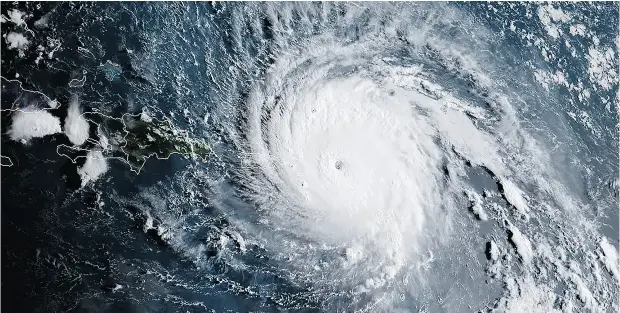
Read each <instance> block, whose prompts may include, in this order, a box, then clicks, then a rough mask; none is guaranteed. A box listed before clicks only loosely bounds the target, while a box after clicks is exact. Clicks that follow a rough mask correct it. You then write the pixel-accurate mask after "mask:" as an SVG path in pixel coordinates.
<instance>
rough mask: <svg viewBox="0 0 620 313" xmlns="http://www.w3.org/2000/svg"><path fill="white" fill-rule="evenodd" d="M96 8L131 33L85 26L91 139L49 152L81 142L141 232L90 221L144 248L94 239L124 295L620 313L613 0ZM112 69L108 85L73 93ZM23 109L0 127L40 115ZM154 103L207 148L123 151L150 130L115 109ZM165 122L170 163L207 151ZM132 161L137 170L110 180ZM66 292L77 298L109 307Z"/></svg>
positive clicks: (84, 306)
mask: <svg viewBox="0 0 620 313" xmlns="http://www.w3.org/2000/svg"><path fill="white" fill-rule="evenodd" d="M103 8H104V12H105V13H106V15H104V16H107V17H108V18H110V19H116V20H117V21H119V22H118V23H119V25H123V26H121V27H122V30H123V31H126V32H128V35H126V36H125V35H124V36H123V37H122V38H123V39H122V40H121V44H118V46H122V48H121V49H120V50H121V51H123V54H122V57H121V56H119V57H117V59H116V60H114V59H112V58H111V57H110V56H109V53H107V52H106V51H105V49H103V48H102V45H104V46H105V45H106V43H105V42H104V41H99V40H98V41H99V43H95V41H94V40H91V39H89V40H86V39H83V40H81V41H83V42H82V43H81V44H79V45H80V47H84V48H81V49H83V50H79V51H80V54H81V55H82V58H84V59H88V58H90V56H87V55H88V53H91V54H92V55H93V56H96V58H97V60H96V61H92V62H93V63H92V64H93V65H92V67H91V68H89V67H88V62H83V63H84V64H83V65H81V66H83V68H84V72H83V73H85V76H84V80H85V82H82V85H81V86H80V88H82V89H81V90H80V99H81V100H80V101H82V102H81V105H82V106H83V107H85V108H86V109H85V110H86V111H85V112H86V113H84V114H83V116H84V117H85V118H86V119H89V120H90V122H91V129H96V131H95V130H91V131H90V135H89V133H88V125H86V126H85V128H86V129H87V131H86V133H85V136H86V137H84V136H82V137H84V138H88V137H89V136H90V137H91V139H88V140H81V142H82V143H84V142H86V146H82V145H83V144H82V143H80V144H75V143H73V145H71V143H67V144H66V145H65V147H63V148H62V149H64V150H62V151H65V150H67V151H69V152H63V153H62V154H61V153H60V152H58V154H59V155H63V154H69V153H81V152H79V151H84V152H85V151H90V152H89V153H88V156H86V157H85V159H86V161H85V162H86V163H83V164H84V165H83V167H82V168H81V169H78V173H84V172H88V171H87V170H85V168H87V167H92V166H94V165H92V164H97V161H95V160H100V161H102V162H103V164H102V165H100V166H99V167H98V169H100V170H96V171H94V170H91V171H90V172H94V173H96V175H90V176H89V179H88V180H86V181H84V179H83V178H82V183H81V185H80V188H79V190H80V191H81V192H86V191H85V190H88V188H92V189H95V187H94V186H101V187H99V188H101V191H96V194H97V199H104V198H105V199H106V200H97V202H99V201H103V202H105V203H106V204H105V206H103V204H102V205H101V206H100V209H101V210H102V211H106V210H112V208H111V206H112V207H114V210H115V211H114V213H107V214H106V215H107V217H101V218H104V219H106V221H114V220H116V219H121V220H125V221H127V222H121V223H120V224H123V225H124V223H127V224H128V225H130V226H127V228H126V229H134V230H135V231H128V230H123V228H122V227H121V226H119V224H117V223H116V222H104V223H102V222H95V223H96V224H99V226H96V228H97V229H105V230H101V231H98V232H99V234H100V235H101V236H105V238H108V239H106V240H112V241H113V242H119V243H118V244H113V245H112V246H116V245H119V246H123V247H132V246H134V245H136V246H137V247H139V248H130V249H132V250H134V251H150V252H144V253H145V254H144V255H143V256H137V255H134V256H132V257H130V258H129V257H126V256H125V255H128V254H127V253H129V252H122V251H126V249H127V248H123V249H120V250H119V251H121V252H114V251H113V250H110V251H111V252H109V253H112V254H114V255H116V257H115V259H116V260H117V261H113V262H111V261H107V263H106V264H108V263H109V262H111V263H113V264H116V265H114V266H112V268H114V270H111V271H112V272H114V273H115V274H112V276H113V277H114V281H115V282H116V283H115V284H116V285H115V286H117V287H114V289H113V291H114V294H115V295H119V294H120V295H122V298H123V299H125V297H126V298H127V299H132V300H131V303H135V304H133V305H134V307H133V309H127V311H128V312H129V311H131V312H133V311H135V312H151V311H153V312H154V311H155V310H156V308H158V309H159V310H160V311H158V312H168V311H170V312H172V311H177V310H179V309H180V308H183V310H186V311H188V312H190V311H192V312H194V311H196V312H203V311H208V310H209V309H211V310H213V311H217V312H220V311H222V312H224V311H239V312H241V311H252V310H258V311H260V312H263V311H265V312H613V311H615V310H618V306H619V305H620V304H619V302H618V295H619V291H618V273H619V270H618V255H617V242H618V234H617V233H618V227H617V226H618V225H617V219H618V191H617V190H618V118H617V116H618V115H617V114H618V101H619V99H620V98H619V97H620V93H619V92H618V74H617V66H618V62H617V52H618V45H619V44H620V41H619V40H620V36H618V35H617V33H618V6H617V5H615V4H601V5H594V4H586V3H581V4H559V3H555V4H554V3H548V4H523V3H510V4H499V3H488V4H474V3H442V4H438V3H407V2H402V3H401V2H399V3H391V2H382V3H366V2H364V3H361V2H360V3H357V2H337V3H328V2H321V3H314V2H309V3H284V2H281V3H278V2H274V3H244V4H240V3H239V4H237V3H235V4H233V3H217V4H212V5H211V4H207V3H193V4H190V3H175V4H173V3H166V4H159V3H158V4H155V3H148V4H147V3H132V4H129V3H128V4H127V5H120V7H119V6H106V7H103ZM72 10H74V11H70V12H75V14H76V15H79V14H82V13H80V12H82V11H84V12H87V13H85V14H86V15H88V14H90V13H92V12H95V11H96V8H91V7H89V6H85V7H84V9H83V10H82V9H79V10H78V9H72ZM88 12H90V13H88ZM72 14H73V13H72ZM45 16H48V15H45ZM49 21H50V22H49V23H53V22H51V21H53V19H50V20H49ZM121 21H122V22H121ZM91 23H93V24H92V25H93V29H97V28H96V27H95V26H97V25H99V24H98V23H105V22H103V21H101V20H99V21H94V20H93V21H92V22H91ZM59 25H61V24H59ZM108 31H109V30H108ZM96 32H98V30H97V31H96ZM103 33H105V32H103ZM136 34H139V36H138V35H136ZM87 35H89V36H92V37H93V38H95V37H97V35H96V34H93V33H88V32H87V31H85V33H84V35H83V36H85V37H84V38H91V37H87ZM132 36H137V37H139V40H138V42H139V44H135V47H133V46H132V45H134V44H133V43H132V40H135V39H133V37H132ZM99 38H103V37H99ZM86 42H91V44H87V43H86ZM67 45H69V46H70V47H71V45H70V44H67ZM65 49H67V50H70V49H69V47H67V48H65ZM123 49H124V50H123ZM117 50H118V49H117ZM86 51H88V53H87V52H86ZM99 58H100V59H99ZM125 58H128V59H129V61H128V64H129V65H123V64H122V63H121V61H122V60H123V59H125ZM106 59H107V60H108V61H107V62H108V63H106V61H105V60H106ZM110 60H112V61H110ZM76 64H77V63H76ZM119 64H120V65H119ZM3 67H4V65H3ZM119 69H120V70H119ZM128 71H129V72H130V75H128V74H127V72H128ZM87 72H88V73H87ZM76 73H77V74H76ZM86 73H87V74H86ZM119 73H120V74H119ZM3 75H4V74H3ZM73 75H74V76H73V77H71V78H72V80H71V82H73V83H75V82H81V78H80V77H81V76H80V74H79V72H75V71H74V74H73ZM117 75H120V76H121V77H123V79H122V80H121V81H122V82H123V83H124V84H126V85H127V86H129V87H127V89H128V90H129V91H127V90H124V89H123V91H122V93H124V95H125V96H124V97H118V98H115V96H113V95H114V93H115V92H119V94H120V92H121V91H115V89H113V88H116V87H110V88H112V89H106V90H104V91H97V90H96V88H103V87H88V86H91V85H89V82H90V84H92V86H95V85H96V84H95V83H94V82H93V80H94V81H98V80H102V81H104V82H106V84H108V83H109V82H112V84H111V86H114V84H113V83H114V82H115V81H116V82H117V84H118V81H119V80H118V79H117V78H115V77H117ZM115 79H116V80H115ZM14 82H15V81H14V80H10V79H7V78H5V77H4V76H3V84H5V83H7V84H8V83H14ZM69 85H70V86H71V83H70V84H69ZM102 86H107V85H102ZM19 87H20V88H21V87H22V86H21V85H20V86H19ZM89 88H90V89H89ZM106 88H107V87H106ZM20 92H24V91H20ZM42 92H46V91H45V90H42ZM49 92H59V91H49ZM46 94H47V93H46ZM67 97H69V96H67ZM102 97H103V99H112V100H110V102H107V104H104V101H102ZM52 98H53V97H51V96H50V97H49V99H52ZM71 99H77V98H76V97H75V92H73V98H71ZM71 101H73V102H71V108H70V110H73V111H70V113H69V114H72V113H71V112H77V113H74V114H80V113H81V111H79V110H80V109H79V108H78V104H77V103H78V102H77V101H78V100H71ZM99 101H102V102H99ZM114 101H117V103H125V102H126V103H127V104H126V105H125V104H123V105H121V106H119V105H117V104H113V102H114ZM111 103H112V104H111ZM23 107H24V108H25V109H24V110H19V109H18V110H17V113H13V114H14V116H15V119H14V120H13V123H14V124H15V125H17V123H18V120H17V118H18V117H19V118H21V119H24V118H25V117H26V116H28V111H33V110H35V109H33V106H32V105H30V106H26V105H23ZM88 107H90V109H89V108H88ZM92 108H96V109H94V110H93V109H92ZM121 109H122V110H127V112H129V113H131V114H135V115H122V116H121V117H114V118H116V119H117V120H118V121H122V122H123V124H122V125H123V126H124V128H122V129H123V130H124V132H125V133H124V134H123V136H122V137H119V136H116V137H115V135H114V133H113V132H114V127H113V126H111V125H112V124H110V123H111V122H109V121H112V122H114V121H116V120H114V118H110V119H108V120H106V122H101V121H102V120H103V117H102V116H111V117H112V116H115V115H114V114H117V113H118V112H119V110H121ZM13 111H15V108H12V111H11V112H13ZM38 112H39V113H37V114H43V113H45V114H47V111H38ZM133 116H135V119H136V121H134V122H131V123H134V124H131V123H130V122H128V121H129V119H130V118H133ZM151 116H152V117H151ZM33 118H34V117H33ZM47 118H48V119H49V118H53V117H47ZM106 118H107V117H106ZM154 119H161V120H166V121H169V122H170V123H169V124H166V125H170V126H166V127H172V125H174V126H175V127H180V128H181V129H183V131H184V133H183V134H187V136H194V137H196V138H200V140H204V142H206V143H207V144H208V146H209V154H208V156H206V157H204V158H201V159H199V160H196V159H193V160H192V161H188V160H184V161H182V160H181V159H182V158H179V159H178V160H177V159H174V158H171V159H170V160H171V162H176V163H175V164H177V165H174V166H171V167H174V170H170V172H168V171H169V169H166V170H161V172H162V173H167V174H161V175H163V176H158V175H160V174H156V173H159V170H158V169H157V167H155V165H151V166H150V167H149V164H150V163H149V162H152V161H150V160H149V161H146V158H148V157H149V156H151V155H155V156H157V159H162V160H163V159H165V158H164V157H160V156H164V154H163V152H162V151H163V149H164V148H158V149H159V150H157V151H156V152H151V150H148V151H146V150H145V149H146V148H145V146H144V145H137V146H136V147H135V148H134V147H133V146H131V145H130V140H132V138H142V137H139V136H138V135H136V136H135V137H132V135H131V131H132V128H131V127H136V128H135V129H140V130H142V129H143V128H137V127H138V126H132V125H138V123H150V122H152V121H153V120H154ZM66 121H67V123H69V119H68V118H67V120H66ZM94 121H97V123H96V125H95V124H93V122H94ZM80 123H86V120H81V122H80ZM106 123H107V124H106ZM66 127H68V126H66ZM140 127H142V126H140ZM149 127H150V126H149ZM20 129H21V128H16V127H15V128H11V130H10V131H9V133H10V134H12V135H11V136H13V137H15V136H17V135H15V134H16V132H17V131H18V130H20ZM144 129H150V128H144ZM153 129H154V128H153ZM166 129H168V128H166ZM79 130H80V128H77V127H73V128H72V131H73V132H79ZM56 132H58V133H60V129H58V130H57V131H56ZM179 132H180V131H178V130H177V129H176V128H171V130H170V131H169V132H168V130H166V134H168V133H170V134H174V136H176V137H174V138H175V139H174V140H175V141H174V142H173V143H172V144H170V147H172V148H171V149H172V151H173V152H169V151H167V152H166V154H165V156H166V158H168V157H170V156H171V155H174V154H175V153H176V154H179V155H184V154H186V152H184V151H186V150H187V151H191V153H193V154H197V153H200V152H197V151H198V150H197V149H198V148H197V147H202V146H199V145H198V144H197V142H199V141H192V142H191V144H190V148H188V149H185V148H183V147H184V146H183V145H184V144H185V143H186V142H187V141H184V140H185V139H183V138H186V137H183V136H186V135H183V136H181V135H178V134H179ZM52 133H54V132H52ZM94 133H96V134H97V135H96V136H95V135H93V134H94ZM154 133H155V134H157V135H159V136H161V137H162V138H163V137H166V136H167V135H166V136H164V134H163V133H162V132H157V131H154ZM128 134H129V135H128ZM38 136H41V135H32V136H31V137H38ZM67 136H69V134H67ZM74 136H78V137H79V134H78V135H74ZM146 136H147V137H148V136H151V135H146ZM153 136H154V135H153ZM41 137H42V136H41ZM82 137H80V138H82ZM3 138H4V137H3ZM28 138H30V137H28ZM71 138H72V137H69V139H71ZM93 138H95V139H93ZM102 138H105V141H102V140H103V139H102ZM115 138H116V139H115ZM148 138H149V141H151V142H155V139H153V137H148ZM158 138H159V137H158ZM166 138H167V137H166ZM108 140H110V142H111V145H112V146H115V145H116V147H117V148H108V146H109V145H110V144H109V143H108ZM13 141H16V142H17V141H18V140H17V139H13ZM72 142H73V141H72ZM3 144H4V143H3ZM89 145H90V146H89ZM77 146H82V148H79V149H78V148H76V147H77ZM146 147H148V148H149V149H150V146H148V145H147V146H146ZM166 147H167V146H166ZM58 149H60V148H58ZM140 149H142V152H140V153H139V156H137V157H136V156H132V153H133V154H136V153H138V152H136V151H141V150H140ZM175 149H176V150H175ZM57 151H61V150H57ZM175 151H176V152H175ZM121 152H122V153H123V155H124V156H123V157H118V155H114V153H121ZM187 153H189V152H187ZM66 156H67V155H65V157H66ZM131 157H134V158H136V160H142V162H145V161H146V163H140V165H139V166H138V167H134V165H132V164H133V163H131V162H130V161H132V160H133V159H132V158H131ZM74 158H75V157H74ZM106 160H107V162H108V164H107V165H106V163H105V162H106ZM158 162H160V161H158ZM161 162H163V161H161ZM78 164H79V163H78ZM128 164H129V166H130V168H133V169H134V172H136V173H138V174H131V175H132V176H126V174H121V173H127V172H128V171H127V170H126V169H123V168H127V166H128ZM157 164H161V163H157ZM104 166H105V167H104ZM108 167H111V169H110V170H108ZM80 171H81V172H80ZM106 171H107V173H106ZM154 173H155V174H154ZM80 175H81V176H83V175H82V174H80ZM104 175H107V176H111V177H117V176H118V177H121V176H122V177H125V178H122V179H121V178H119V179H120V180H119V182H115V180H110V179H108V180H107V181H106V182H103V181H104V178H100V177H103V176H104ZM123 175H125V176H123ZM140 177H145V178H143V179H140ZM162 177H163V178H162ZM114 179H116V178H114ZM122 181H123V182H125V183H126V182H127V181H131V182H133V183H129V184H130V185H131V184H134V185H138V186H139V187H135V189H134V188H133V187H132V188H129V189H127V190H123V187H121V185H122V184H124V183H122ZM134 181H140V184H143V185H142V186H140V185H139V184H138V183H135V182H134ZM71 197H72V199H75V201H78V202H79V201H80V200H79V199H80V196H78V195H76V194H75V193H74V194H73V196H71ZM64 201H65V203H66V201H68V200H64ZM103 202H101V203H103ZM110 204H111V205H110ZM89 214H91V213H89ZM97 214H103V213H97ZM102 224H104V225H106V226H105V227H104V226H101V225H102ZM114 224H116V226H114ZM89 225H90V224H89ZM131 225H134V226H131ZM136 225H137V226H136ZM55 227H67V226H55ZM76 227H77V228H78V229H84V230H83V231H84V232H87V230H86V229H88V228H89V227H83V228H82V227H78V226H76ZM93 227H94V226H93ZM102 227H103V228H102ZM102 234H104V235H102ZM126 236H129V237H130V238H132V239H131V241H125V240H123V237H126ZM145 236H146V237H147V238H155V242H156V243H157V244H159V248H148V247H149V243H148V241H147V239H144V237H145ZM149 236H150V237H149ZM89 238H91V239H89V240H91V241H92V242H98V241H97V240H103V239H101V238H99V239H96V238H95V236H92V237H89ZM149 240H150V239H149ZM130 242H133V243H131V244H130ZM137 242H141V243H140V244H137ZM142 242H146V243H142ZM151 244H152V243H151ZM153 249H155V250H153ZM157 249H161V251H162V252H161V253H160V252H157V253H158V254H157V255H155V254H153V253H154V252H153V251H160V250H157ZM75 255H76V258H85V259H89V260H92V261H89V262H91V263H93V262H95V263H96V261H95V260H97V257H96V256H93V257H92V259H91V257H90V256H82V257H77V255H80V254H79V253H76V254H75ZM85 255H88V254H85ZM125 258H127V259H125ZM129 260H131V262H129ZM172 260H178V261H172ZM85 264H86V263H85ZM121 264H122V266H121ZM107 266H108V265H106V267H107ZM140 269H143V270H140ZM137 272H144V273H146V274H144V273H141V274H140V275H147V276H148V278H144V277H146V276H139V275H138V274H135V273H137ZM134 275H138V276H135V277H143V278H141V279H140V280H139V281H138V282H136V280H135V279H134ZM136 279H137V278H136ZM146 281H151V284H152V286H151V287H148V286H145V285H143V284H146V283H145V282H146ZM153 285H156V286H159V287H153ZM118 286H121V287H122V289H121V288H119V287H118ZM81 288H83V289H80V290H81V291H80V293H81V295H80V296H79V297H78V298H79V299H78V300H76V301H75V303H76V306H75V307H76V308H78V309H81V310H82V311H83V312H90V311H89V309H88V308H91V306H92V307H99V308H103V309H104V310H111V311H113V310H114V306H111V303H115V301H116V300H107V299H108V298H106V297H107V296H106V295H105V294H101V293H98V292H94V291H93V290H95V289H96V288H95V287H91V286H89V285H88V284H86V283H85V286H83V287H81ZM93 288H95V289H93ZM86 299H89V300H88V301H87V300H86ZM93 299H96V300H93ZM161 299H165V300H161ZM89 301H90V302H89ZM127 301H128V300H127ZM161 301H163V303H165V304H162V302H161ZM92 303H96V305H95V304H92ZM82 311H80V312H82ZM111 311H110V312H111ZM106 312H107V311H106Z"/></svg>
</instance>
